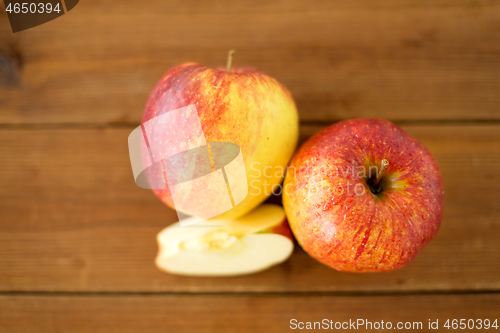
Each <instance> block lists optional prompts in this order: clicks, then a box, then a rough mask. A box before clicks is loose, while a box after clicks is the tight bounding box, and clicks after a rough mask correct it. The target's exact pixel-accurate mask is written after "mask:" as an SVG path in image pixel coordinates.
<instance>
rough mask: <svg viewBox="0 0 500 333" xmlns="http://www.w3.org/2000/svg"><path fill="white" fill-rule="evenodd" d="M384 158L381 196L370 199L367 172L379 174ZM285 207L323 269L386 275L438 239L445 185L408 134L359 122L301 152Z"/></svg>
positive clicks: (321, 136)
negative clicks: (376, 169)
mask: <svg viewBox="0 0 500 333" xmlns="http://www.w3.org/2000/svg"><path fill="white" fill-rule="evenodd" d="M383 159H387V160H388V161H389V166H388V167H387V168H386V169H385V170H384V172H383V176H382V180H381V184H382V191H381V192H380V193H378V194H373V193H372V191H371V190H370V186H369V185H368V183H367V180H369V179H370V178H369V173H368V171H366V172H365V174H363V172H362V170H368V169H367V168H369V167H370V166H377V167H379V168H380V166H381V161H382V160H383ZM346 170H348V172H347V173H346V172H345V171H346ZM352 170H355V172H354V173H353V172H352ZM372 170H373V174H376V173H375V170H374V169H372ZM371 179H373V178H371ZM356 186H357V187H356ZM356 190H357V192H356ZM362 190H364V192H363V191H362ZM283 205H284V208H285V212H286V216H287V218H288V222H289V224H290V227H291V229H292V232H293V234H294V235H295V238H296V239H297V241H298V243H299V244H300V245H301V247H302V248H303V249H304V250H305V251H306V252H307V253H308V254H309V255H311V256H312V257H313V258H315V259H317V260H318V261H320V262H321V263H323V264H325V265H327V266H330V267H332V268H334V269H337V270H341V271H349V272H380V271H389V270H394V269H398V268H401V267H403V266H405V265H406V264H408V263H409V262H410V261H412V260H413V259H414V258H415V256H416V255H417V254H418V253H419V252H420V251H421V250H422V249H423V247H424V246H425V245H426V244H427V243H429V242H430V241H431V240H432V238H433V237H434V236H435V235H436V233H437V231H438V229H439V226H440V224H441V219H442V212H443V184H442V179H441V173H440V171H439V167H438V165H437V163H436V161H435V160H434V158H433V156H432V155H431V154H430V152H429V151H428V150H427V149H426V148H425V147H424V146H423V145H422V144H421V143H419V142H418V141H417V140H416V139H414V138H413V137H411V136H410V135H409V134H408V133H406V132H405V131H404V130H403V129H401V128H400V127H398V126H396V125H394V124H392V123H390V122H388V121H385V120H380V119H354V120H348V121H343V122H339V123H336V124H334V125H331V126H329V127H327V128H326V129H324V130H322V131H320V132H319V133H317V134H316V135H314V136H313V137H311V138H310V139H309V140H308V141H306V142H305V143H304V144H303V145H302V146H301V147H300V148H299V150H298V151H297V153H296V154H295V155H294V157H293V158H292V161H291V165H290V169H289V170H288V172H287V175H286V177H285V183H284V193H283Z"/></svg>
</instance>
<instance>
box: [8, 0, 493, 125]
mask: <svg viewBox="0 0 500 333" xmlns="http://www.w3.org/2000/svg"><path fill="white" fill-rule="evenodd" d="M139 7H140V8H139ZM499 22H500V2H499V1H492V0H478V1H475V0H474V1H472V0H470V1H466V0H460V1H450V0H439V1H431V0H427V1H406V2H404V3H401V2H399V1H395V0H383V1H377V2H376V3H374V2H373V1H369V0H356V1H348V2H345V1H328V2H322V1H305V0H290V1H285V0H281V1H277V2H272V3H268V2H265V1H263V2H260V1H259V2H256V1H249V0H248V1H241V2H240V1H237V2H234V1H229V0H227V1H217V2H215V3H213V2H200V1H194V0H190V1H178V0H176V1H169V2H165V1H159V0H155V1H146V2H142V3H141V4H140V5H139V4H137V2H134V1H117V0H114V1H106V2H101V1H83V2H81V3H80V4H79V5H78V6H77V7H76V8H75V9H74V10H72V11H71V12H70V13H68V14H67V15H65V16H63V17H61V18H59V19H57V20H54V21H51V22H49V23H47V24H44V25H41V26H39V27H36V28H33V29H29V30H27V31H23V32H20V33H17V34H12V33H11V31H10V27H9V26H8V23H7V19H6V15H5V12H3V11H2V13H1V14H0V61H2V62H3V64H4V65H5V66H4V67H5V68H8V69H9V70H8V71H1V73H2V74H0V75H3V76H2V78H0V84H2V82H3V84H2V87H1V89H0V123H3V124H25V123H30V124H31V123H63V124H67V123H87V124H109V123H137V122H138V121H139V119H140V116H141V114H142V110H143V108H144V105H145V103H146V100H147V98H148V95H149V92H150V91H151V90H152V88H153V86H154V84H155V83H156V81H157V80H158V79H159V78H160V76H161V75H162V74H163V73H164V72H165V71H166V70H167V69H168V68H170V67H172V66H175V65H177V64H179V63H182V62H185V61H196V62H201V63H205V64H206V65H208V66H220V65H224V63H225V56H226V53H227V50H228V49H230V48H236V49H237V54H236V59H235V65H242V64H243V65H250V66H254V67H257V68H259V69H261V70H263V71H265V72H267V73H269V74H270V75H272V76H274V77H276V78H277V79H278V80H280V81H282V82H283V83H284V84H285V85H286V86H288V87H289V89H290V90H291V92H292V93H293V95H294V97H295V99H296V101H297V105H298V108H299V112H300V116H301V119H302V120H303V121H318V122H319V121H331V120H339V119H345V118H353V117H373V116H377V117H381V118H386V119H389V120H393V121H403V120H404V121H409V120H491V119H494V120H498V119H500V112H498V110H499V108H500V75H499V73H500V23H499ZM1 59H3V60H1Z"/></svg>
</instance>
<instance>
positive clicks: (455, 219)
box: [0, 125, 500, 292]
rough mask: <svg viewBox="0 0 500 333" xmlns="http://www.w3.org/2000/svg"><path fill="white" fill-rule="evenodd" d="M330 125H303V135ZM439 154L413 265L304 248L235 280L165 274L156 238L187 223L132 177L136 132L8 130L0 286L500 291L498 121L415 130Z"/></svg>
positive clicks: (0, 195)
mask: <svg viewBox="0 0 500 333" xmlns="http://www.w3.org/2000/svg"><path fill="white" fill-rule="evenodd" d="M319 128H320V127H311V126H309V127H307V126H306V127H302V137H303V139H304V138H306V137H308V136H310V135H311V134H313V133H314V132H316V131H317V130H318V129H319ZM404 128H405V129H406V130H407V131H408V132H409V133H410V134H412V135H413V136H415V137H416V138H417V139H419V140H420V141H421V142H422V143H424V144H425V145H426V146H427V147H428V148H429V150H430V151H431V152H432V154H433V155H434V156H435V157H436V159H437V161H438V163H439V165H440V168H441V171H442V174H443V181H444V187H445V212H444V220H443V224H442V227H441V230H440V231H439V233H438V235H437V237H436V238H435V239H434V240H433V241H432V242H431V243H430V244H429V245H428V246H427V247H426V248H425V249H424V251H423V252H422V253H421V254H420V255H419V256H418V257H417V258H416V260H415V261H414V262H412V263H411V264H409V265H408V266H407V267H405V268H403V269H401V270H399V271H395V272H390V273H383V274H347V273H340V272H336V271H333V270H331V269H329V268H327V267H324V266H322V265H321V264H319V263H317V262H316V261H314V260H313V259H311V258H309V257H308V256H307V254H305V253H304V252H303V251H302V250H300V249H297V250H296V251H295V253H294V254H293V256H292V258H291V259H290V260H289V261H287V262H286V263H284V264H282V265H280V266H277V267H274V268H272V269H270V270H268V271H265V272H262V273H259V274H255V275H250V276H243V277H235V278H191V277H179V276H173V275H168V274H165V273H162V272H160V271H158V270H157V269H156V268H155V266H154V264H153V259H154V257H155V255H156V251H157V248H156V243H155V235H156V233H157V232H159V231H160V230H161V228H163V227H164V226H166V225H168V224H170V223H172V222H173V221H175V220H176V219H177V217H176V214H175V213H174V212H173V211H172V210H171V209H169V208H167V207H165V206H163V205H162V204H161V203H160V202H159V200H158V199H156V198H155V196H154V195H153V194H152V193H151V192H150V191H148V190H142V189H140V188H138V187H136V185H135V184H134V181H133V177H132V172H131V168H130V162H129V160H128V152H127V136H128V134H129V132H130V131H131V130H132V128H106V129H85V128H73V129H70V128H52V129H31V130H26V129H3V130H0V147H2V148H1V149H0V184H2V186H0V216H1V218H0V290H1V291H82V292H88V291H95V292H122V291H123V292H129V291H132V292H137V291H140V292H160V291H162V292H295V291H308V292H309V291H311V292H315V291H335V292H337V291H339V292H373V291H412V292H413V291H436V290H442V291H457V290H476V291H481V290H482V291H491V290H500V266H499V265H498V262H500V243H499V242H498V240H499V239H500V214H499V211H498V209H499V207H500V194H499V193H500V179H499V173H498V170H500V126H499V125H406V126H404Z"/></svg>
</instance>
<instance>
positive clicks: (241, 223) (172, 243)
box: [156, 204, 293, 276]
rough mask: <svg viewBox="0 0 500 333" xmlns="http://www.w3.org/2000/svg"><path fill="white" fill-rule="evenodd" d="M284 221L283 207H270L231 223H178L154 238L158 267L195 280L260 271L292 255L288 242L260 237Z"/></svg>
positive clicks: (279, 237)
mask: <svg viewBox="0 0 500 333" xmlns="http://www.w3.org/2000/svg"><path fill="white" fill-rule="evenodd" d="M286 223H287V222H286V219H285V212H284V210H283V208H282V207H280V206H277V205H271V204H264V205H261V206H260V207H258V208H256V209H255V210H253V211H252V212H250V213H248V214H247V215H245V216H243V217H240V218H238V219H233V220H207V221H202V222H199V223H197V224H194V225H190V226H186V227H181V226H180V224H179V223H178V222H177V223H174V224H172V225H170V226H168V227H167V228H165V229H163V230H162V231H161V232H160V233H159V234H158V237H157V240H158V245H159V253H158V256H157V257H156V265H157V266H158V268H160V269H161V270H164V271H166V272H169V273H172V274H179V275H193V276H232V275H242V274H250V273H255V272H259V271H262V270H265V269H267V268H269V267H271V266H274V265H277V264H279V263H282V262H284V261H285V260H287V259H288V258H289V257H290V255H291V254H292V252H293V242H292V240H291V239H290V238H288V237H285V236H283V235H280V234H275V233H263V232H265V231H271V230H273V229H274V228H276V227H279V226H281V225H283V224H286Z"/></svg>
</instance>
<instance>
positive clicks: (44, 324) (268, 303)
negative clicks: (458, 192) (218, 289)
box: [0, 294, 500, 333]
mask: <svg viewBox="0 0 500 333" xmlns="http://www.w3.org/2000/svg"><path fill="white" fill-rule="evenodd" d="M498 309H500V295H499V294H478V295H434V296H430V295H408V296H371V297H370V296H363V297H339V296H280V295H277V296H273V295H261V296H249V295H241V296H236V295H234V296H222V295H217V296H214V295H211V296H209V295H205V296H188V295H182V296H180V295H162V296H142V297H136V296H115V297H112V296H95V295H92V296H72V297H69V296H51V297H50V296H0V332H19V333H21V332H30V333H31V332H72V333H77V332H106V333H112V332H119V333H126V332H183V333H189V332H196V333H198V332H217V333H220V332H231V333H233V332H242V333H244V332H289V331H290V320H291V319H296V320H297V321H302V322H307V321H310V322H314V321H317V322H321V321H322V320H323V319H327V320H328V321H329V320H331V321H332V322H333V325H335V323H336V322H340V323H343V322H349V320H351V321H356V320H357V319H363V320H365V321H370V322H371V323H372V325H376V324H375V322H379V324H380V322H381V321H382V320H383V321H384V325H385V326H384V327H386V326H387V323H388V322H390V323H391V326H392V327H393V329H394V328H396V326H397V325H398V323H399V322H401V323H402V325H405V324H406V322H409V323H410V324H406V325H411V326H410V327H415V329H412V330H409V331H412V332H413V331H424V332H428V331H431V332H449V331H450V330H448V329H446V328H444V327H443V325H444V324H445V322H446V320H447V319H479V318H481V319H486V318H489V319H490V320H492V319H493V320H492V322H493V321H494V319H499V318H498ZM429 319H430V320H431V321H433V322H435V321H436V320H438V324H439V328H440V329H439V330H429V329H428V325H429ZM419 322H420V323H422V326H421V327H422V328H421V329H416V327H418V326H416V325H419V324H418V323H419ZM414 323H415V324H414ZM313 325H314V324H313ZM344 325H345V324H344ZM400 325H401V324H400ZM414 325H415V326H414ZM292 327H293V326H292ZM372 327H373V326H372ZM375 327H376V326H375ZM365 328H368V329H366V330H365ZM359 330H362V331H369V332H372V331H377V330H375V329H370V326H368V327H366V326H360V327H359ZM490 330H491V329H490ZM466 331H467V330H466ZM493 331H496V330H493Z"/></svg>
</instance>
